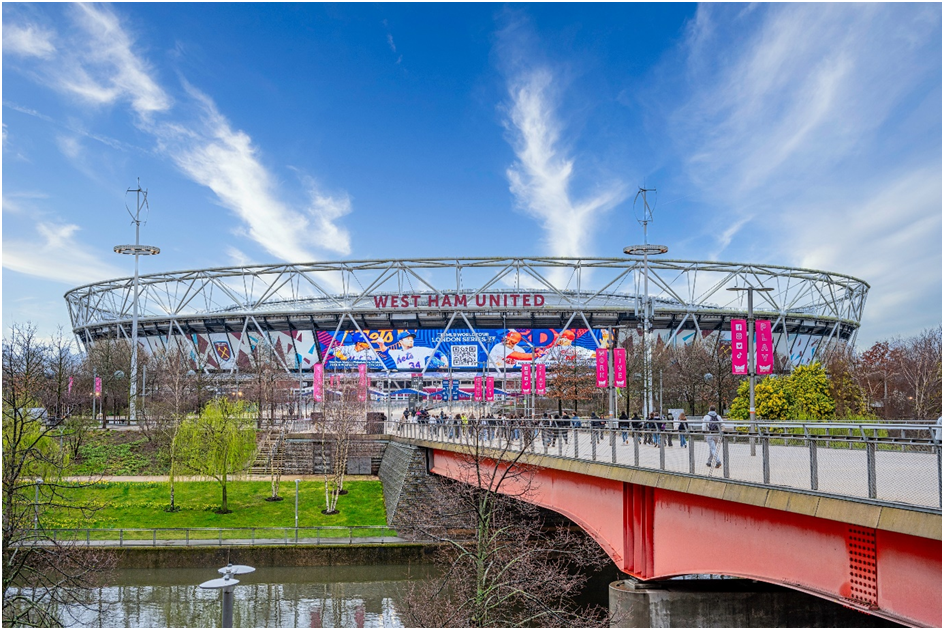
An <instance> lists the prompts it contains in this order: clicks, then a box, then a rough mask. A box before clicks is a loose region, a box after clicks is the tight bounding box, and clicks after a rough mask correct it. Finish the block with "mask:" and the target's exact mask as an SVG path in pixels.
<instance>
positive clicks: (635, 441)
mask: <svg viewBox="0 0 944 630" xmlns="http://www.w3.org/2000/svg"><path fill="white" fill-rule="evenodd" d="M633 466H636V467H639V436H638V435H637V434H636V432H635V431H633Z"/></svg>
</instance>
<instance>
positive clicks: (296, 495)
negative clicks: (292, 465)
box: [295, 479, 301, 536]
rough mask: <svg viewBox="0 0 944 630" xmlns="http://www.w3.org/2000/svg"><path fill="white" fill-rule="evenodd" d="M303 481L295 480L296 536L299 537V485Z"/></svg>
mask: <svg viewBox="0 0 944 630" xmlns="http://www.w3.org/2000/svg"><path fill="white" fill-rule="evenodd" d="M299 482H301V479H296V480H295V535H296V536H297V535H298V484H299Z"/></svg>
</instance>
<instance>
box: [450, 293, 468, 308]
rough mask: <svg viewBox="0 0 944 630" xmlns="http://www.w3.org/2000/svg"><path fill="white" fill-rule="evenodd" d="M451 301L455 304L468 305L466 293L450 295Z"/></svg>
mask: <svg viewBox="0 0 944 630" xmlns="http://www.w3.org/2000/svg"><path fill="white" fill-rule="evenodd" d="M452 299H453V303H454V304H455V305H456V306H468V305H469V304H468V296H467V295H454V296H453V297H452Z"/></svg>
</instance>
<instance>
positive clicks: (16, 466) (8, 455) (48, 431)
mask: <svg viewBox="0 0 944 630" xmlns="http://www.w3.org/2000/svg"><path fill="white" fill-rule="evenodd" d="M57 350H62V344H61V343H60V344H58V345H57V344H56V342H55V341H54V342H53V345H52V346H51V347H50V346H46V345H44V344H42V343H40V342H39V341H38V339H37V337H36V332H35V329H34V328H33V327H32V326H30V325H26V326H18V325H16V324H14V325H13V327H12V328H11V330H10V335H9V337H8V338H6V339H4V344H3V572H2V573H3V624H4V625H15V626H40V627H48V626H53V625H62V619H61V618H60V612H61V607H62V606H66V605H81V602H82V599H83V598H82V595H83V592H84V591H85V590H87V589H88V588H91V587H93V586H94V585H95V583H94V578H95V577H96V575H97V574H98V573H100V572H101V571H104V570H107V569H108V568H109V567H110V566H112V565H113V563H114V559H113V558H112V557H111V556H110V554H107V553H103V552H101V551H95V550H89V549H77V548H75V547H74V546H73V545H72V544H70V543H68V542H64V541H62V540H61V538H60V539H59V540H53V539H52V538H51V536H50V534H49V532H47V531H46V529H45V515H46V512H47V511H48V510H49V509H52V508H54V509H56V510H57V511H58V512H60V513H62V512H63V511H76V512H78V513H79V515H83V516H87V515H88V514H89V509H88V508H86V507H83V506H79V505H76V504H75V503H74V501H73V500H71V499H70V497H69V496H68V492H69V490H70V489H71V488H74V487H75V486H76V484H75V483H70V482H67V481H66V480H65V476H66V475H67V474H68V470H67V465H68V461H69V458H68V454H67V451H66V449H64V448H61V447H60V446H59V442H58V441H57V440H56V439H55V437H54V434H53V433H52V431H53V429H52V426H51V425H52V423H49V422H47V421H46V420H47V419H46V416H45V415H43V414H42V413H41V412H40V411H39V408H40V407H42V406H43V404H45V405H55V404H56V401H57V400H60V398H59V396H58V394H57V393H56V392H55V391H54V390H55V388H51V387H50V381H51V380H54V378H53V376H52V375H54V371H55V366H56V363H57V360H58V358H57ZM59 358H61V357H59Z"/></svg>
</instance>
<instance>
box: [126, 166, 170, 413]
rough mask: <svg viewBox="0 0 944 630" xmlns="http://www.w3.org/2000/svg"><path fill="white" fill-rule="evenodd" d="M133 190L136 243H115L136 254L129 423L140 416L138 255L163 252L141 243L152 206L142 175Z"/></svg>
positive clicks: (152, 254) (128, 252) (132, 303)
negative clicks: (143, 212)
mask: <svg viewBox="0 0 944 630" xmlns="http://www.w3.org/2000/svg"><path fill="white" fill-rule="evenodd" d="M132 192H133V193H135V194H136V195H137V203H136V204H135V212H134V213H133V214H132V212H131V210H130V209H129V208H128V206H127V204H125V209H126V210H128V214H130V215H131V220H132V222H133V223H134V245H115V253H116V254H130V255H132V256H134V297H133V298H132V300H131V312H132V316H131V378H130V379H129V380H130V382H131V384H130V388H131V389H130V392H129V395H128V423H129V424H130V423H132V422H137V418H138V416H137V405H136V403H137V400H136V399H137V396H138V256H156V255H157V254H160V253H161V250H160V248H159V247H154V246H153V245H142V244H141V210H142V209H144V208H147V209H148V211H149V212H150V206H148V200H147V194H148V193H147V191H146V190H142V189H141V178H140V177H139V178H138V187H137V188H129V189H128V190H127V192H126V193H125V194H127V193H132Z"/></svg>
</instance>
